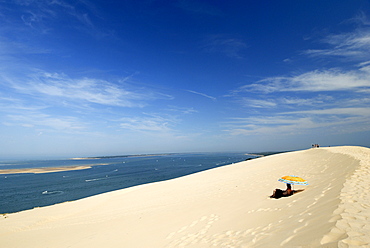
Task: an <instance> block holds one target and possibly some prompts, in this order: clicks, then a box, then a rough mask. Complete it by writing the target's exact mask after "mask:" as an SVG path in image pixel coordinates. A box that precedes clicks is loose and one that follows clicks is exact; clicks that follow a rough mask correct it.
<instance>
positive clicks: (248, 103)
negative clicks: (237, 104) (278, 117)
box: [241, 97, 277, 108]
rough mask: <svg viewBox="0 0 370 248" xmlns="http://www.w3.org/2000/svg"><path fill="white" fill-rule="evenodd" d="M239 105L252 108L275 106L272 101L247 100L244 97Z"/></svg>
mask: <svg viewBox="0 0 370 248" xmlns="http://www.w3.org/2000/svg"><path fill="white" fill-rule="evenodd" d="M241 103H242V105H243V106H245V107H252V108H273V107H276V105H277V104H276V102H275V101H274V100H259V99H249V98H245V97H244V98H242V99H241Z"/></svg>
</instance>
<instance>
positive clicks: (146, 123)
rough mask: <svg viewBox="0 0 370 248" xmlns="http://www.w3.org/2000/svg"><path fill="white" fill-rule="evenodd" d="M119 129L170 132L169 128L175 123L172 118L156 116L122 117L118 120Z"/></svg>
mask: <svg viewBox="0 0 370 248" xmlns="http://www.w3.org/2000/svg"><path fill="white" fill-rule="evenodd" d="M119 122H120V128H122V129H128V130H131V131H137V132H159V133H168V132H171V131H172V129H171V126H172V125H173V124H175V123H176V122H177V121H176V119H174V118H173V117H170V116H167V117H164V116H161V115H158V114H144V116H132V117H124V118H121V119H120V120H119Z"/></svg>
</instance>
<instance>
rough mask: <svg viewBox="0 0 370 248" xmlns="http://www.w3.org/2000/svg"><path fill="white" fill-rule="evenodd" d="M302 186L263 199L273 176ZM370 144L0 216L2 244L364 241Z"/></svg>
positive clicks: (369, 219) (369, 204)
mask: <svg viewBox="0 0 370 248" xmlns="http://www.w3.org/2000/svg"><path fill="white" fill-rule="evenodd" d="M284 175H299V176H301V177H303V178H305V179H306V180H307V181H308V182H309V185H308V186H295V189H304V191H302V192H300V193H297V194H295V195H293V196H291V197H286V198H281V199H270V198H269V197H268V196H269V195H270V194H271V193H272V191H273V189H275V188H285V185H284V184H283V183H281V182H278V181H277V179H278V178H279V177H281V176H284ZM369 182H370V149H368V148H362V147H331V148H315V149H309V150H304V151H296V152H289V153H283V154H277V155H271V156H267V157H261V158H258V159H254V160H249V161H245V162H241V163H237V164H233V165H229V166H224V167H219V168H215V169H212V170H208V171H204V172H200V173H197V174H193V175H189V176H185V177H182V178H177V179H173V180H169V181H164V182H158V183H152V184H147V185H141V186H136V187H132V188H129V189H123V190H118V191H114V192H110V193H106V194H101V195H98V196H93V197H89V198H85V199H81V200H78V201H74V202H66V203H62V204H58V205H54V206H49V207H43V208H36V209H33V210H28V211H23V212H19V213H14V214H7V215H4V216H2V217H0V244H1V246H2V247H9V248H10V247H22V248H23V247H54V248H57V247H79V248H80V247H130V248H132V247H140V248H143V247H361V246H362V247H366V246H370V235H369V233H370V224H369V223H370V192H369V185H370V184H369Z"/></svg>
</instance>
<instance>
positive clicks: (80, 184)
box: [0, 153, 253, 213]
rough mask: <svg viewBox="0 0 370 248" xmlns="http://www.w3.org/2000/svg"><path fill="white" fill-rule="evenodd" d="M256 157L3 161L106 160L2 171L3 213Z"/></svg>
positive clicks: (35, 164) (39, 163)
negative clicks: (62, 168) (28, 171)
mask: <svg viewBox="0 0 370 248" xmlns="http://www.w3.org/2000/svg"><path fill="white" fill-rule="evenodd" d="M251 157H253V156H249V155H245V154H243V153H203V154H173V155H158V156H147V157H114V158H101V159H89V160H38V161H18V162H11V163H10V162H7V163H0V169H19V168H38V167H60V166H76V165H87V164H104V165H97V166H93V167H92V168H91V169H85V170H76V171H63V172H54V173H43V174H4V175H0V186H1V187H0V196H1V197H0V213H11V212H18V211H22V210H27V209H32V208H34V207H42V206H48V205H53V204H56V203H61V202H65V201H72V200H77V199H81V198H84V197H88V196H92V195H97V194H101V193H104V192H109V191H113V190H117V189H123V188H128V187H132V186H135V185H140V184H145V183H150V182H157V181H163V180H168V179H172V178H177V177H181V176H184V175H188V174H192V173H196V172H199V171H203V170H208V169H211V168H216V167H219V166H224V165H227V164H231V163H235V162H240V161H244V160H246V159H247V158H251Z"/></svg>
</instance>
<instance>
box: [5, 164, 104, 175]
mask: <svg viewBox="0 0 370 248" xmlns="http://www.w3.org/2000/svg"><path fill="white" fill-rule="evenodd" d="M97 165H107V164H106V163H102V164H90V165H73V166H59V167H39V168H24V169H23V168H22V169H3V170H0V175H3V174H26V173H33V174H41V173H54V172H62V171H74V170H86V169H91V168H92V167H93V166H97Z"/></svg>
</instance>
